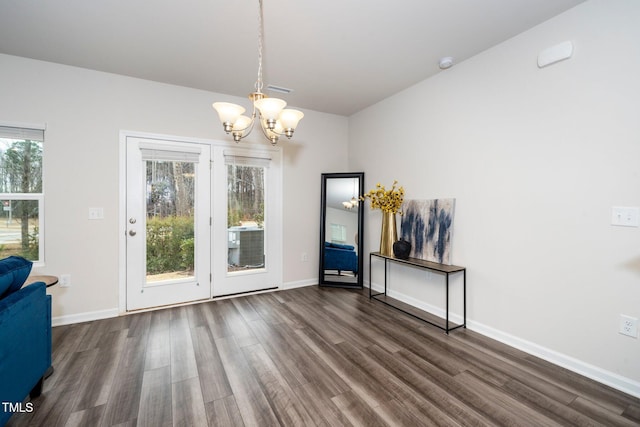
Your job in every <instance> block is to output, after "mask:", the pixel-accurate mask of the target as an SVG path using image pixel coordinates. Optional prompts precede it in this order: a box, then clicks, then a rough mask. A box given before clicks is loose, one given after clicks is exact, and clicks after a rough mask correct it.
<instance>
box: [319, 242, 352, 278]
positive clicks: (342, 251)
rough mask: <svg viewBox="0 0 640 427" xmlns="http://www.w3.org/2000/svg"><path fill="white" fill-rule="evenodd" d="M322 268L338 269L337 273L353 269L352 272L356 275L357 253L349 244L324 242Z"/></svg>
mask: <svg viewBox="0 0 640 427" xmlns="http://www.w3.org/2000/svg"><path fill="white" fill-rule="evenodd" d="M324 269H325V270H338V274H340V273H341V272H343V271H353V274H356V275H357V274H358V254H357V253H356V251H355V248H354V247H353V246H351V245H341V244H339V243H331V242H324Z"/></svg>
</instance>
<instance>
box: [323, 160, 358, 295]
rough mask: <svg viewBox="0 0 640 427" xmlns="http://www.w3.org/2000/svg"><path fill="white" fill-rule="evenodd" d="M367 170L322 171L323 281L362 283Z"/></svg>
mask: <svg viewBox="0 0 640 427" xmlns="http://www.w3.org/2000/svg"><path fill="white" fill-rule="evenodd" d="M363 188H364V173H363V172H356V173H332V174H322V200H321V202H322V212H321V215H322V218H321V233H320V234H321V235H320V242H321V248H320V270H319V277H320V285H326V286H341V287H345V286H346V287H362V274H361V272H362V256H361V253H360V248H361V247H362V233H361V230H362V220H363V217H364V215H363V211H362V208H363V204H362V203H361V202H360V200H359V198H360V196H361V195H362V193H363Z"/></svg>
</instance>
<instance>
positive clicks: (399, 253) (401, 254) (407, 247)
mask: <svg viewBox="0 0 640 427" xmlns="http://www.w3.org/2000/svg"><path fill="white" fill-rule="evenodd" d="M410 252H411V243H409V242H407V241H406V240H402V239H400V240H398V241H397V242H394V243H393V255H394V256H395V257H396V258H399V259H408V258H409V253H410Z"/></svg>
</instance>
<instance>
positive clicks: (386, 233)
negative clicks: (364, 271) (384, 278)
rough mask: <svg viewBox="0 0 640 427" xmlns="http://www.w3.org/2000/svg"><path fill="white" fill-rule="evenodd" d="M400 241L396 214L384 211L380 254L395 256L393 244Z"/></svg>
mask: <svg viewBox="0 0 640 427" xmlns="http://www.w3.org/2000/svg"><path fill="white" fill-rule="evenodd" d="M397 240H398V230H397V228H396V214H395V213H393V212H387V211H382V234H381V235H380V253H381V254H382V255H384V256H388V257H392V256H393V244H394V242H396V241H397Z"/></svg>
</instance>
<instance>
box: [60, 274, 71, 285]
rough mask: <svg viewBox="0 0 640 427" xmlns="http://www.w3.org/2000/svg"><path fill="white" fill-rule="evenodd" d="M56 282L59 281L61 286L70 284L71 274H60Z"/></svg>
mask: <svg viewBox="0 0 640 427" xmlns="http://www.w3.org/2000/svg"><path fill="white" fill-rule="evenodd" d="M58 283H60V287H61V288H68V287H69V286H71V275H70V274H61V275H60V280H59V281H58Z"/></svg>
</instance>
